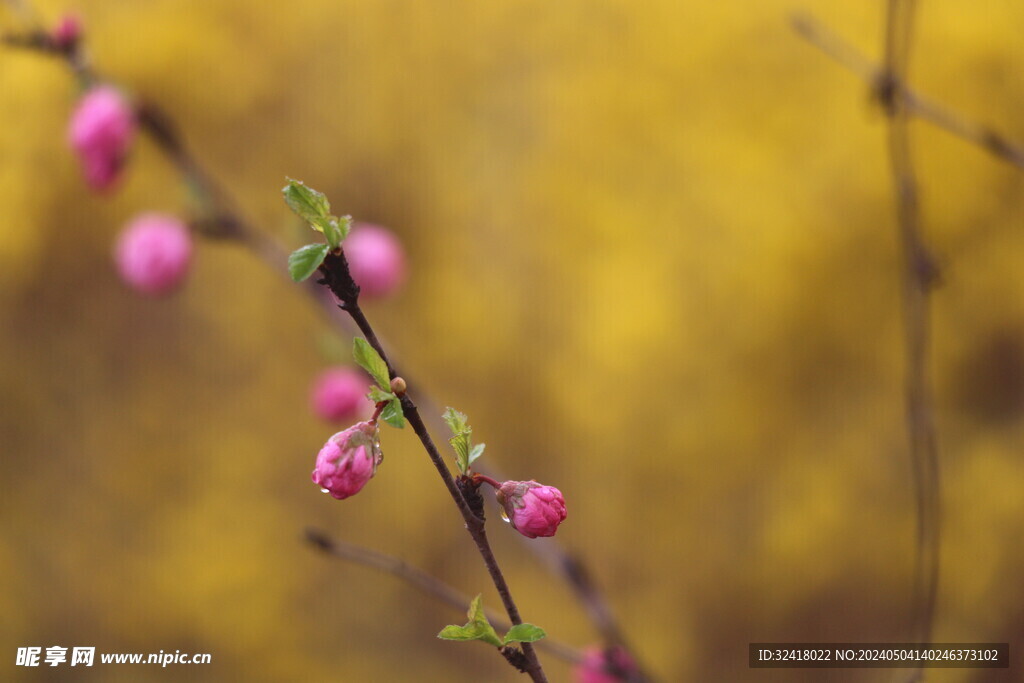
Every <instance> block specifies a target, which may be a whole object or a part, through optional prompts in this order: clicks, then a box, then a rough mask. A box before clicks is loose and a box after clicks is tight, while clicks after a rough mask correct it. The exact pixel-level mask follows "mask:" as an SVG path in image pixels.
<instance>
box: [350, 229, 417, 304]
mask: <svg viewBox="0 0 1024 683" xmlns="http://www.w3.org/2000/svg"><path fill="white" fill-rule="evenodd" d="M344 248H345V258H346V259H348V267H349V271H350V272H351V273H352V279H353V280H355V281H356V284H357V285H359V291H360V293H361V294H363V295H365V296H367V297H370V298H376V297H383V296H388V295H390V294H394V293H395V291H396V290H397V289H398V288H399V287H400V286H401V285H402V283H403V282H405V251H404V250H403V249H402V243H401V242H400V241H399V240H398V238H397V237H395V235H394V233H392V232H391V231H390V230H388V229H386V228H382V227H379V226H376V225H370V224H369V223H357V224H356V225H354V226H353V227H352V232H350V233H349V235H348V237H346V238H345V243H344Z"/></svg>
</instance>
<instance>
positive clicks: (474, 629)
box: [437, 595, 502, 647]
mask: <svg viewBox="0 0 1024 683" xmlns="http://www.w3.org/2000/svg"><path fill="white" fill-rule="evenodd" d="M480 599H481V596H480V595H478V596H476V597H475V598H473V602H471V603H470V605H469V611H467V612H466V616H468V617H469V621H468V622H466V625H465V626H455V625H454V624H453V625H450V626H445V627H444V628H443V629H441V632H440V633H438V634H437V637H438V638H443V639H444V640H482V641H484V642H485V643H490V644H491V645H493V646H495V647H501V646H502V642H501V638H499V637H498V634H497V633H496V632H495V631H494V628H493V627H492V626H491V624H490V622H488V621H487V615H486V614H484V608H483V606H482V605H481V603H480Z"/></svg>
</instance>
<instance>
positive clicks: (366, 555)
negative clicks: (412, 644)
mask: <svg viewBox="0 0 1024 683" xmlns="http://www.w3.org/2000/svg"><path fill="white" fill-rule="evenodd" d="M306 540H307V541H309V543H310V544H311V545H312V546H313V547H315V548H317V549H318V550H320V551H321V552H323V553H325V554H327V555H330V556H332V557H335V558H338V559H340V560H345V561H348V562H352V563H354V564H359V565H362V566H364V567H370V568H372V569H378V570H380V571H382V572H385V573H387V574H390V575H392V576H394V577H395V578H398V579H401V580H402V581H405V582H406V583H408V584H409V585H411V586H412V587H413V588H416V589H417V590H419V591H420V592H422V593H425V594H426V595H429V596H430V597H432V598H434V599H435V600H437V601H439V602H443V603H445V604H446V605H450V606H451V607H454V608H455V609H457V610H460V611H463V612H464V611H466V609H468V608H469V603H470V598H469V596H467V595H465V594H464V593H462V592H460V591H458V590H456V589H455V588H452V587H451V586H450V585H448V584H447V583H445V582H444V581H441V580H440V579H438V578H437V577H435V576H432V575H430V574H428V573H427V572H425V571H423V570H422V569H418V568H416V567H412V566H410V565H409V564H407V563H406V562H405V561H404V560H400V559H398V558H397V557H392V556H390V555H385V554H383V553H378V552H376V551H374V550H370V549H369V548H363V547H361V546H357V545H353V544H351V543H346V542H344V541H340V540H338V539H336V538H332V537H331V536H329V535H328V534H327V533H326V532H323V531H320V530H318V529H306ZM484 611H485V612H486V613H487V620H488V621H490V622H491V625H493V626H494V627H495V628H496V629H498V630H500V631H508V630H509V629H510V628H512V624H511V623H510V622H508V621H507V620H506V619H504V618H503V617H502V616H500V615H499V614H497V613H496V612H494V611H493V610H490V609H486V608H485V609H484ZM536 646H537V648H538V649H540V650H544V651H546V652H550V653H551V654H552V655H553V656H555V657H558V658H559V659H561V660H564V661H566V662H569V663H571V664H578V663H579V662H581V661H583V654H582V653H580V652H579V650H577V649H576V648H573V647H570V646H568V645H565V644H564V643H560V642H558V641H557V640H552V639H551V638H550V637H545V638H543V639H542V640H539V641H537V643H536Z"/></svg>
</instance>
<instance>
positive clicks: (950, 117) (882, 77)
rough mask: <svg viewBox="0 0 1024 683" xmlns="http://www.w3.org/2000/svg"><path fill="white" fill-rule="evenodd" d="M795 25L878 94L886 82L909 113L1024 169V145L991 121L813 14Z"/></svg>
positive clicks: (795, 18) (794, 20) (794, 21)
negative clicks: (941, 97)
mask: <svg viewBox="0 0 1024 683" xmlns="http://www.w3.org/2000/svg"><path fill="white" fill-rule="evenodd" d="M792 25H793V29H794V30H795V31H796V32H797V34H799V35H800V37H801V38H803V39H804V40H806V41H807V42H808V43H810V44H811V45H813V46H814V47H816V48H818V49H819V50H821V51H822V52H823V53H825V54H826V55H827V56H828V57H830V58H832V59H833V60H834V61H836V62H838V63H839V64H841V65H843V66H845V67H846V68H848V69H849V70H851V71H853V72H854V73H856V74H857V75H858V76H860V77H861V78H863V79H864V80H865V81H867V82H868V83H869V84H871V86H872V87H873V88H875V91H876V94H880V93H881V90H882V89H881V88H880V87H879V84H881V83H885V87H886V88H888V89H889V90H890V91H891V97H893V98H898V99H900V100H902V103H903V106H904V107H905V108H906V110H907V111H908V112H909V113H911V114H913V115H914V116H916V117H918V118H920V119H921V120H923V121H927V122H928V123H930V124H932V125H934V126H936V127H938V128H941V129H942V130H945V131H946V132H947V133H950V134H952V135H954V136H956V137H958V138H961V139H962V140H964V141H966V142H968V143H970V144H972V145H975V146H977V147H980V148H981V149H983V150H984V151H986V152H988V153H989V154H991V155H993V156H995V157H996V158H997V159H1000V160H1001V161H1004V162H1006V163H1008V164H1010V165H1012V166H1015V167H1017V168H1020V169H1024V145H1021V144H1019V143H1017V142H1014V141H1013V140H1011V139H1010V138H1008V137H1007V136H1006V135H1004V134H1003V133H1001V132H999V131H998V130H996V129H995V128H993V127H991V126H989V125H986V124H983V123H978V122H975V121H971V120H970V119H967V118H965V117H964V116H962V115H960V114H958V113H956V112H954V111H953V110H951V109H949V108H947V107H945V106H943V105H941V104H939V103H938V102H936V101H934V100H931V99H929V98H927V97H925V96H924V95H921V94H920V93H918V92H916V91H914V90H913V89H912V88H910V87H909V86H908V85H907V84H906V81H905V80H904V78H902V77H899V76H897V75H896V74H895V73H892V72H887V71H886V69H885V68H883V67H880V66H878V65H877V64H875V63H874V62H872V61H871V60H870V59H868V58H867V57H865V56H864V55H863V54H862V53H861V52H859V51H858V50H857V49H856V48H854V47H853V46H851V45H850V44H849V43H847V42H846V41H844V40H843V39H842V38H840V37H839V36H838V35H837V34H835V33H834V32H832V31H830V30H829V29H827V28H825V27H824V26H822V25H821V24H820V23H818V22H817V21H816V20H815V19H814V18H813V17H810V16H808V15H804V14H798V15H794V16H793V17H792Z"/></svg>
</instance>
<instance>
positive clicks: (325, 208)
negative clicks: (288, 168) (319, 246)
mask: <svg viewBox="0 0 1024 683" xmlns="http://www.w3.org/2000/svg"><path fill="white" fill-rule="evenodd" d="M281 193H282V194H283V195H284V201H285V203H286V204H288V208H290V209H291V210H292V211H294V212H295V213H296V214H298V215H299V216H300V217H301V218H302V219H303V220H305V221H306V222H307V223H309V224H311V225H312V226H313V229H314V230H319V231H320V232H324V225H326V224H327V223H328V219H329V218H330V216H331V204H330V202H328V201H327V197H325V196H324V194H323V192H317V191H316V190H314V189H313V188H311V187H307V186H306V185H305V184H304V183H303V182H302V181H300V180H293V179H291V178H288V184H287V185H285V186H284V187H283V188H281ZM335 246H337V245H335Z"/></svg>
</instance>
